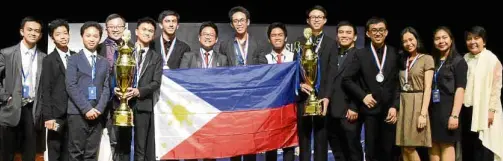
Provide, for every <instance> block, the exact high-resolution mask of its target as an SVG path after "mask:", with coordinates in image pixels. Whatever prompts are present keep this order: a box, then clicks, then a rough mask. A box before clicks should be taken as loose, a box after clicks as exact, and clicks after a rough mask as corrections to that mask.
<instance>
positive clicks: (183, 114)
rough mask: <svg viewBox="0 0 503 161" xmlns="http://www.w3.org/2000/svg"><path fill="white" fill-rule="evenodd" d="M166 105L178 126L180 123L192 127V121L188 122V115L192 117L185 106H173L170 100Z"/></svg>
mask: <svg viewBox="0 0 503 161" xmlns="http://www.w3.org/2000/svg"><path fill="white" fill-rule="evenodd" d="M166 103H167V104H168V106H170V107H171V110H172V112H173V116H175V119H176V120H177V121H178V122H179V123H180V125H181V124H182V123H186V124H187V125H189V126H192V121H190V119H189V115H192V114H193V113H191V112H190V111H189V110H187V108H186V107H185V106H183V105H181V104H174V103H173V102H171V101H170V100H167V101H166ZM172 123H173V122H172V121H170V122H169V123H168V125H171V124H172Z"/></svg>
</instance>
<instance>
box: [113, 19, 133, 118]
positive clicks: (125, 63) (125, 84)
mask: <svg viewBox="0 0 503 161" xmlns="http://www.w3.org/2000/svg"><path fill="white" fill-rule="evenodd" d="M130 39H131V32H130V31H129V30H127V29H126V30H124V35H123V36H122V40H123V42H122V44H121V45H120V47H119V56H118V57H117V60H116V61H115V65H114V68H115V69H114V70H115V77H116V80H117V87H118V88H119V91H120V92H121V93H122V94H123V95H122V96H121V97H120V98H119V100H120V105H119V108H117V109H116V110H115V111H114V117H113V118H114V125H116V126H134V124H133V110H132V109H131V108H130V107H129V105H128V100H127V98H126V95H125V94H126V92H127V89H128V88H129V87H131V85H132V84H133V80H134V79H135V78H134V72H135V68H136V63H135V59H134V57H133V48H132V47H130V46H128V42H129V40H130Z"/></svg>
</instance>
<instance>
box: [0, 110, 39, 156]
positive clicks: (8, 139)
mask: <svg viewBox="0 0 503 161" xmlns="http://www.w3.org/2000/svg"><path fill="white" fill-rule="evenodd" d="M32 109H33V103H28V104H26V105H25V106H23V107H21V118H20V120H19V124H18V125H17V126H14V127H12V126H0V138H1V139H0V142H1V143H0V146H1V147H0V161H13V160H14V153H15V152H17V149H18V148H19V149H20V151H21V155H22V159H23V160H29V161H32V160H33V161H34V160H35V155H36V150H37V145H36V144H37V140H36V138H37V136H36V135H37V133H36V130H35V125H34V123H33V114H32Z"/></svg>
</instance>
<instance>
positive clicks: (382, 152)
mask: <svg viewBox="0 0 503 161" xmlns="http://www.w3.org/2000/svg"><path fill="white" fill-rule="evenodd" d="M387 112H388V111H386V112H384V113H383V114H380V115H365V114H364V115H360V117H361V120H362V122H363V123H364V129H365V154H366V157H365V160H366V161H398V160H399V159H400V148H399V147H398V146H396V145H395V135H396V125H394V124H388V123H386V122H385V121H384V120H385V119H386V116H387Z"/></svg>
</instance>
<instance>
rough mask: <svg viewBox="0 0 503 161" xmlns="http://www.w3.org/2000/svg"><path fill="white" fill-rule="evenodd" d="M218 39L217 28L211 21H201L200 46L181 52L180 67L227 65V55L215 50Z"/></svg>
mask: <svg viewBox="0 0 503 161" xmlns="http://www.w3.org/2000/svg"><path fill="white" fill-rule="evenodd" d="M217 40H218V28H217V26H216V25H215V24H214V23H213V22H203V23H202V25H201V27H200V28H199V43H200V44H201V48H200V49H199V50H197V51H190V52H186V53H184V54H183V58H182V62H181V63H180V68H213V67H221V66H227V57H226V56H225V55H222V54H220V53H218V52H216V51H215V50H213V46H215V44H216V43H217Z"/></svg>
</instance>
